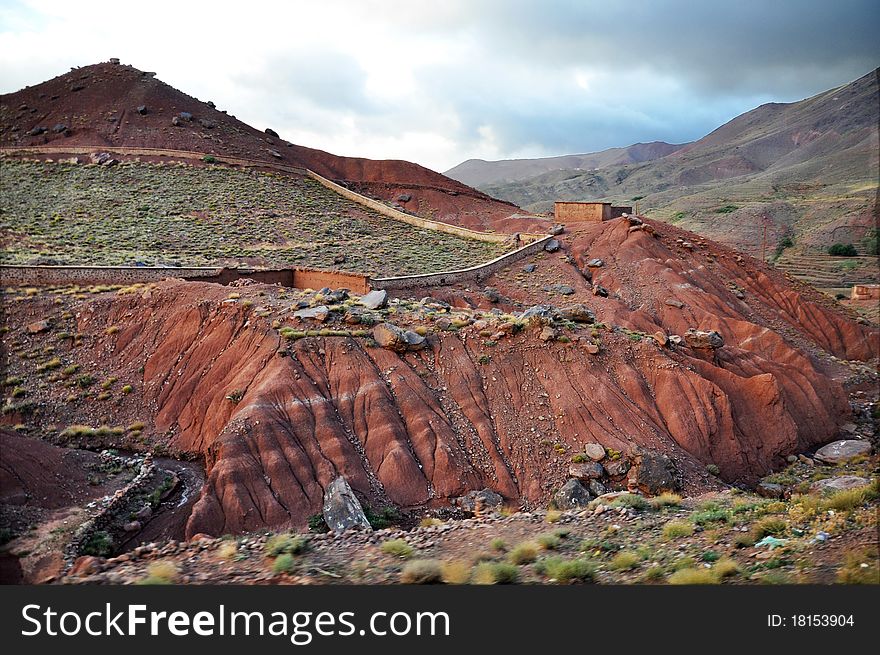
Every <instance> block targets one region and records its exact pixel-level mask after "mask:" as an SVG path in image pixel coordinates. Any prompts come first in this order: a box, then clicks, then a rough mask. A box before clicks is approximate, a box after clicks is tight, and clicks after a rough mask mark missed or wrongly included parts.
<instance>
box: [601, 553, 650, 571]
mask: <svg viewBox="0 0 880 655" xmlns="http://www.w3.org/2000/svg"><path fill="white" fill-rule="evenodd" d="M641 561H642V558H641V557H639V556H638V555H637V554H636V553H633V552H631V551H627V550H623V551H621V552H619V553H617V555H615V556H614V557H612V558H611V562H609V564H608V566H609V567H611V568H612V569H613V570H615V571H630V570H632V569H634V568H636V567H637V566H638V565H639V563H640V562H641Z"/></svg>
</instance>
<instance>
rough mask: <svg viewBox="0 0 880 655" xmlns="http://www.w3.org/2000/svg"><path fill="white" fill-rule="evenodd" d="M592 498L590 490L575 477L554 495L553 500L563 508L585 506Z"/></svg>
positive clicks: (557, 505)
mask: <svg viewBox="0 0 880 655" xmlns="http://www.w3.org/2000/svg"><path fill="white" fill-rule="evenodd" d="M590 500H592V496H591V495H590V491H589V490H588V489H587V488H586V487H584V485H582V484H581V483H580V481H579V480H576V479H575V478H572V479H570V480H569V481H568V482H566V483H565V484H564V485H562V488H561V489H560V490H559V491H557V492H556V493H555V494H554V495H553V502H554V503H555V504H556V507H558V508H559V509H561V510H567V509H575V508H578V507H585V506H586V505H588V504H589V502H590Z"/></svg>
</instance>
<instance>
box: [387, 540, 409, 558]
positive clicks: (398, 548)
mask: <svg viewBox="0 0 880 655" xmlns="http://www.w3.org/2000/svg"><path fill="white" fill-rule="evenodd" d="M381 548H382V552H383V553H385V554H386V555H391V556H392V557H400V558H401V559H408V558H410V557H412V555H413V553H414V552H415V550H414V549H413V547H412V546H410V545H409V544H408V543H407V542H406V541H405V540H403V539H391V540H389V541H386V542H384V543H383V544H382V546H381Z"/></svg>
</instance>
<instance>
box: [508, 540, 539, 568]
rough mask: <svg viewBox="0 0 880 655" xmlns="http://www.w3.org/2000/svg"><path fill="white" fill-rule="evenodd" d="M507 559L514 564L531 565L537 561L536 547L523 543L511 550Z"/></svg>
mask: <svg viewBox="0 0 880 655" xmlns="http://www.w3.org/2000/svg"><path fill="white" fill-rule="evenodd" d="M508 558H509V559H510V561H511V562H513V563H514V564H531V563H532V562H534V561H535V560H536V559H538V546H537V544H535V543H533V542H530V541H524V542H523V543H520V544H517V545H516V546H514V547H513V548H512V549H511V551H510V553H509V554H508Z"/></svg>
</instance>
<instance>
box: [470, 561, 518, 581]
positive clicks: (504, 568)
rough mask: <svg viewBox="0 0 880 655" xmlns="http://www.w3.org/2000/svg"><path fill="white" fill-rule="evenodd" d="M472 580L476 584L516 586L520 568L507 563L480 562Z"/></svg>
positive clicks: (475, 568)
mask: <svg viewBox="0 0 880 655" xmlns="http://www.w3.org/2000/svg"><path fill="white" fill-rule="evenodd" d="M471 580H472V581H473V583H474V584H516V583H517V582H519V568H518V567H517V566H515V565H513V564H508V563H506V562H480V563H479V564H477V565H476V566H475V567H474V571H473V575H472V576H471Z"/></svg>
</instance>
